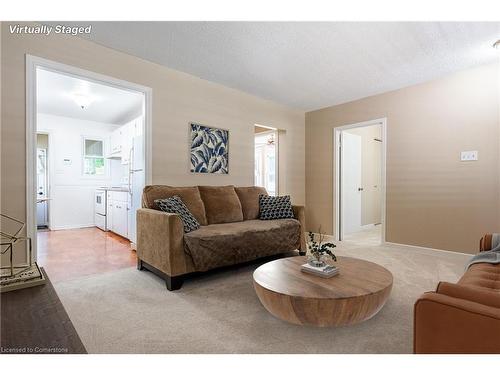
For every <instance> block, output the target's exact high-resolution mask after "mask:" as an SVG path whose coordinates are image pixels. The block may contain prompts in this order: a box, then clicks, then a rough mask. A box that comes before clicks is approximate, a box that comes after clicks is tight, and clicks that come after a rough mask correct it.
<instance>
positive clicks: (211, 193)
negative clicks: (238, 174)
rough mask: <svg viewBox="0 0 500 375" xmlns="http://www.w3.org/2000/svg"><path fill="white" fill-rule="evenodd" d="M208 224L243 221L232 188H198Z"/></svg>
mask: <svg viewBox="0 0 500 375" xmlns="http://www.w3.org/2000/svg"><path fill="white" fill-rule="evenodd" d="M199 189H200V194H201V199H202V200H203V203H204V206H205V212H206V216H207V222H208V224H221V223H233V222H235V221H243V212H242V210H241V203H240V200H239V198H238V194H236V191H235V190H234V186H232V185H229V186H199Z"/></svg>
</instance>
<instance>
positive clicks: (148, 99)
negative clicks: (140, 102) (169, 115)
mask: <svg viewBox="0 0 500 375" xmlns="http://www.w3.org/2000/svg"><path fill="white" fill-rule="evenodd" d="M37 68H43V69H45V70H50V71H53V72H56V73H61V74H65V75H69V76H72V77H76V78H83V79H85V80H87V81H93V82H97V83H101V84H105V85H108V86H112V87H116V88H119V89H122V90H128V91H136V92H137V91H138V92H142V93H143V94H144V106H145V108H144V117H145V118H144V153H145V166H144V167H145V168H144V169H145V177H146V184H151V181H152V139H153V138H152V106H153V90H152V89H151V88H150V87H146V86H142V85H139V84H136V83H132V82H128V81H124V80H121V79H117V78H114V77H110V76H107V75H103V74H99V73H95V72H91V71H89V70H84V69H80V68H77V67H74V66H71V65H66V64H62V63H59V62H56V61H52V60H47V59H44V58H41V57H37V56H32V55H28V54H26V231H27V235H28V236H29V237H31V241H32V244H33V260H34V261H36V259H37V229H36V194H35V192H36V186H35V185H36V133H37V108H36V92H37V87H36V71H37Z"/></svg>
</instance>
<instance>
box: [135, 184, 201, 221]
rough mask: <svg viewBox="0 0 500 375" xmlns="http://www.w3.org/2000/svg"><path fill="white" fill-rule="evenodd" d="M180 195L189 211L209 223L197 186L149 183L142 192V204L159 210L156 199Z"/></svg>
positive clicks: (199, 219) (197, 218) (198, 218)
mask: <svg viewBox="0 0 500 375" xmlns="http://www.w3.org/2000/svg"><path fill="white" fill-rule="evenodd" d="M174 195H177V196H179V197H180V198H181V199H182V201H183V202H184V204H185V205H186V207H187V208H188V209H189V211H190V212H191V213H192V214H193V216H194V217H195V218H196V220H198V222H199V223H200V224H201V225H207V224H208V223H207V218H206V216H205V206H204V205H203V201H202V200H201V196H200V191H199V190H198V187H197V186H185V187H173V186H167V185H148V186H145V187H144V190H143V193H142V205H143V207H144V208H152V209H155V210H159V209H160V208H159V207H158V205H157V204H156V203H155V200H156V199H164V198H171V197H173V196H174Z"/></svg>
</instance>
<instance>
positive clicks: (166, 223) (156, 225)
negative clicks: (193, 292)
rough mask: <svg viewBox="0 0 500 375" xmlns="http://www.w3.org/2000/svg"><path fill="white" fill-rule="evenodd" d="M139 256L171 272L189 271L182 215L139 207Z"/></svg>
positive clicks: (172, 273) (163, 270) (157, 267)
mask: <svg viewBox="0 0 500 375" xmlns="http://www.w3.org/2000/svg"><path fill="white" fill-rule="evenodd" d="M137 257H138V259H139V260H140V261H144V262H146V263H148V264H150V265H151V266H153V267H155V268H156V269H158V270H160V271H161V272H163V273H165V274H167V275H169V276H177V275H182V274H185V273H188V272H190V271H191V270H189V266H188V262H187V259H186V254H185V252H184V228H183V225H182V221H181V219H180V216H179V215H177V214H170V213H167V212H163V211H159V210H153V209H149V208H141V209H139V210H137Z"/></svg>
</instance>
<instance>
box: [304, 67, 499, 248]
mask: <svg viewBox="0 0 500 375" xmlns="http://www.w3.org/2000/svg"><path fill="white" fill-rule="evenodd" d="M498 75H499V67H498V65H497V64H492V65H486V66H481V67H477V68H473V69H469V70H466V71H462V72H459V73H456V74H453V75H450V76H447V77H445V78H442V79H439V80H435V81H432V82H428V83H424V84H420V85H416V86H412V87H408V88H404V89H401V90H397V91H392V92H388V93H385V94H381V95H376V96H372V97H368V98H365V99H361V100H357V101H354V102H350V103H346V104H341V105H337V106H333V107H329V108H324V109H321V110H317V111H313V112H309V113H307V114H306V150H307V152H306V208H307V220H308V226H309V228H310V229H311V228H317V227H318V226H319V225H320V224H321V225H322V227H323V228H325V229H328V230H329V232H330V233H332V230H333V224H334V223H333V199H332V198H333V150H332V148H333V128H334V127H336V126H341V125H346V124H352V123H356V122H361V121H367V120H371V119H376V118H382V117H387V196H386V199H387V206H386V207H387V222H386V224H387V231H386V240H387V241H389V242H396V243H404V244H410V245H418V246H425V247H432V248H437V249H445V250H453V251H462V252H468V253H474V252H476V251H477V249H478V241H479V238H480V236H481V235H482V234H483V233H487V232H491V231H499V230H500V225H499V224H500V218H499V211H500V201H499V191H500V190H499V182H500V176H499V136H500V134H499V77H498ZM463 150H478V151H479V161H477V162H460V160H459V154H460V151H463Z"/></svg>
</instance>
